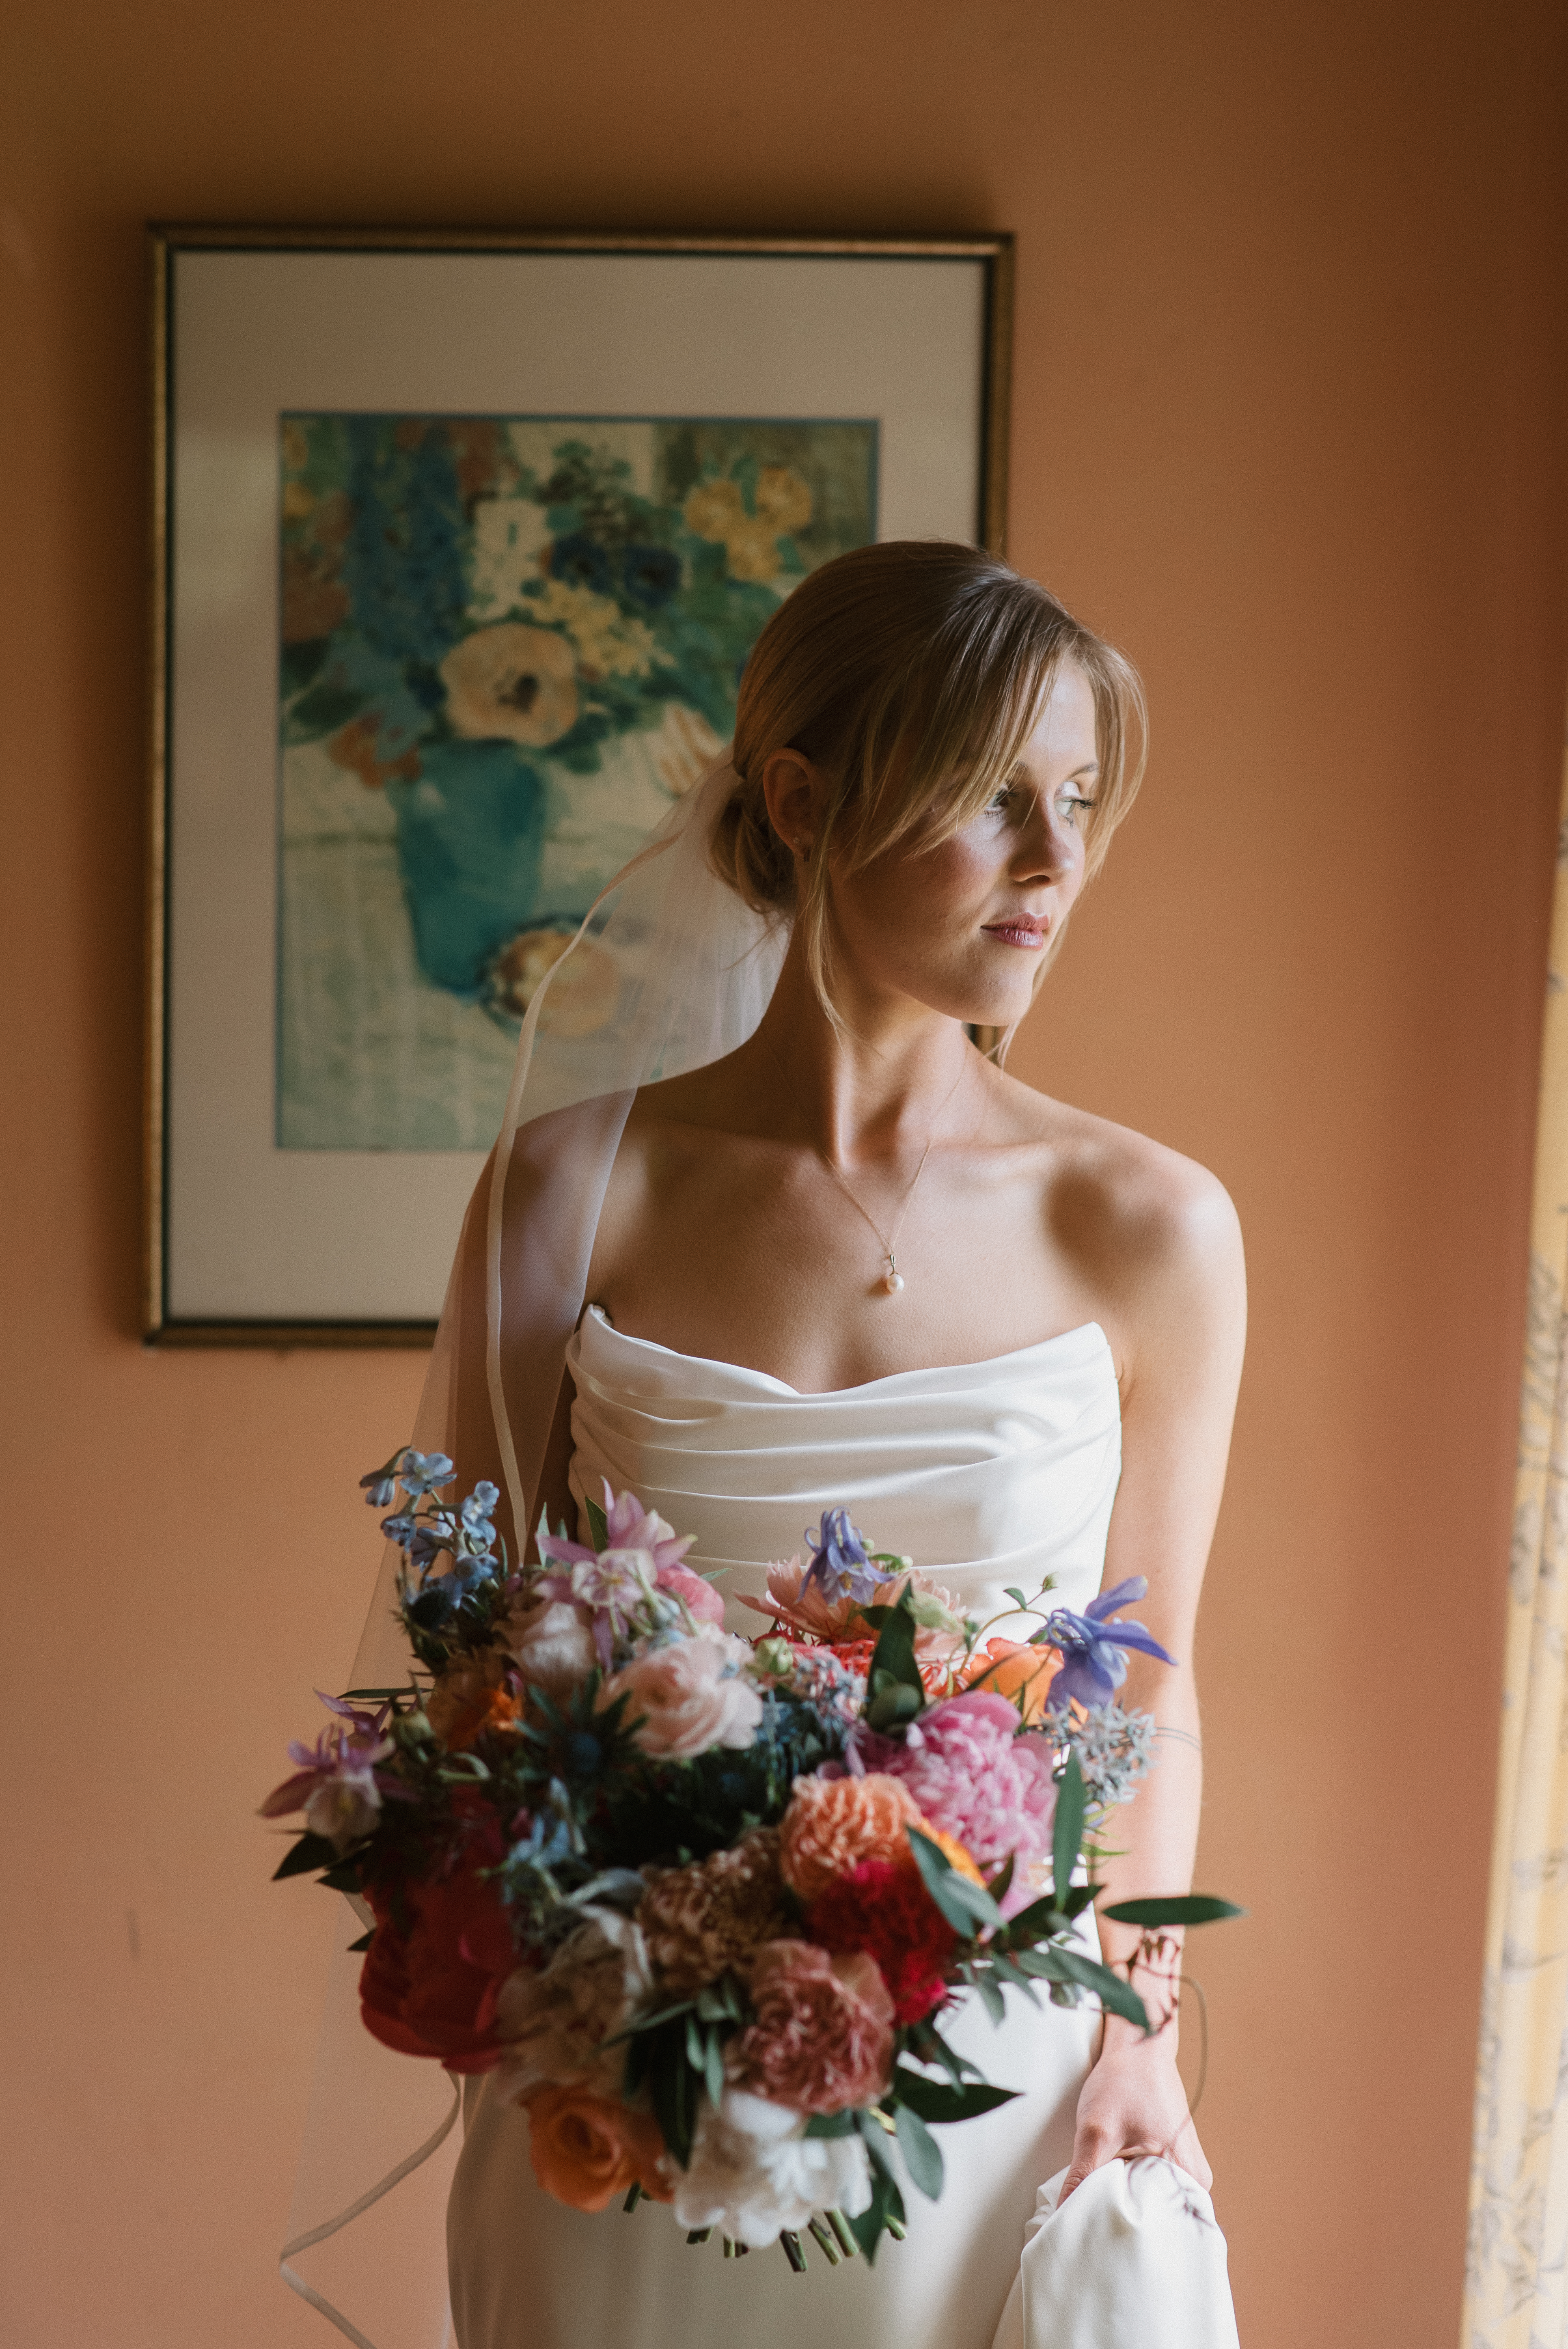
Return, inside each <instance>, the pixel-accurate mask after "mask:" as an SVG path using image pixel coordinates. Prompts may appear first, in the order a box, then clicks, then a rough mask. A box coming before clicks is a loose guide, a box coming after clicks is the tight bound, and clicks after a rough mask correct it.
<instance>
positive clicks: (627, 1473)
mask: <svg viewBox="0 0 1568 2349" xmlns="http://www.w3.org/2000/svg"><path fill="white" fill-rule="evenodd" d="M567 1361H568V1365H569V1367H570V1369H571V1371H572V1376H573V1381H574V1382H575V1385H576V1389H577V1399H576V1402H575V1403H574V1405H573V1413H572V1435H573V1447H574V1449H573V1466H572V1484H573V1492H574V1494H575V1495H576V1497H577V1500H578V1503H579V1506H581V1503H582V1500H583V1495H585V1494H592V1495H593V1497H594V1498H595V1499H597V1498H598V1495H599V1489H600V1480H601V1478H607V1479H608V1481H609V1483H610V1484H611V1485H612V1486H614V1489H615V1491H617V1492H623V1491H626V1492H634V1493H635V1494H636V1495H638V1497H639V1499H641V1500H642V1501H643V1502H644V1503H645V1505H646V1506H648V1507H650V1508H655V1509H657V1510H658V1511H659V1512H660V1514H661V1515H662V1516H665V1517H667V1518H668V1520H669V1521H670V1523H671V1524H672V1525H673V1526H675V1528H676V1532H677V1533H679V1534H691V1535H693V1536H695V1537H696V1540H695V1548H694V1550H693V1553H692V1558H691V1563H692V1564H693V1565H695V1566H697V1567H699V1568H707V1569H712V1568H724V1569H725V1574H724V1578H723V1580H722V1582H721V1584H720V1586H719V1587H720V1588H721V1589H722V1590H723V1591H724V1592H725V1594H726V1599H727V1604H728V1606H729V1609H730V1612H731V1619H732V1628H733V1629H735V1630H746V1629H748V1628H749V1629H751V1630H755V1629H756V1625H757V1617H756V1615H755V1614H754V1613H752V1611H751V1610H750V1609H743V1608H738V1607H737V1606H736V1604H735V1602H736V1600H737V1599H738V1598H739V1597H740V1595H741V1594H742V1593H749V1594H751V1595H753V1596H759V1595H760V1594H761V1592H762V1590H763V1588H764V1587H765V1582H766V1574H765V1569H766V1568H767V1566H768V1565H769V1562H770V1561H772V1560H774V1559H777V1558H787V1557H791V1556H793V1555H794V1554H796V1553H797V1552H799V1551H800V1550H801V1549H802V1547H803V1542H804V1534H805V1529H806V1527H807V1526H809V1525H811V1524H812V1523H814V1521H815V1519H816V1518H817V1517H818V1516H819V1515H820V1512H821V1511H822V1510H823V1509H824V1508H828V1507H830V1506H839V1505H842V1506H844V1507H846V1508H847V1509H848V1510H849V1512H850V1514H851V1517H852V1518H853V1519H854V1521H855V1523H856V1524H857V1525H858V1526H861V1527H862V1529H863V1530H864V1532H865V1533H866V1534H867V1535H868V1536H869V1537H871V1538H872V1540H873V1541H874V1542H875V1545H876V1547H878V1548H879V1549H885V1550H896V1551H900V1552H904V1553H907V1554H908V1555H909V1556H910V1557H913V1560H914V1562H915V1564H916V1566H917V1567H918V1568H920V1569H921V1570H922V1572H923V1573H927V1574H933V1575H934V1576H935V1577H936V1578H938V1580H940V1581H941V1582H942V1583H943V1584H944V1585H945V1586H946V1588H949V1589H950V1590H951V1591H952V1592H953V1593H954V1597H955V1598H956V1599H958V1600H959V1602H960V1604H961V1605H962V1606H963V1607H964V1609H965V1610H966V1611H967V1612H969V1613H972V1614H975V1615H978V1616H980V1617H981V1618H982V1619H985V1618H989V1617H991V1616H993V1615H995V1614H997V1613H999V1612H1001V1611H1003V1610H1005V1609H1006V1606H1007V1599H1006V1586H1007V1585H1008V1584H1012V1585H1013V1586H1014V1587H1015V1588H1018V1589H1021V1590H1023V1591H1024V1592H1025V1594H1026V1596H1030V1595H1032V1594H1033V1592H1034V1591H1035V1590H1036V1589H1037V1588H1038V1587H1039V1584H1040V1581H1041V1578H1043V1577H1044V1576H1045V1575H1047V1574H1049V1575H1052V1576H1054V1577H1055V1578H1056V1591H1057V1596H1058V1597H1059V1598H1060V1599H1063V1600H1065V1601H1066V1602H1067V1603H1068V1604H1069V1605H1071V1606H1075V1607H1081V1606H1082V1605H1083V1603H1084V1601H1085V1600H1086V1599H1090V1598H1092V1597H1093V1595H1094V1593H1095V1591H1096V1590H1097V1589H1098V1588H1099V1580H1100V1573H1101V1568H1102V1567H1103V1564H1104V1559H1105V1541H1106V1532H1107V1528H1108V1526H1109V1521H1110V1508H1111V1503H1112V1501H1113V1500H1114V1499H1115V1497H1116V1484H1117V1477H1118V1475H1119V1471H1120V1465H1121V1415H1120V1408H1119V1391H1118V1387H1117V1380H1116V1368H1115V1364H1114V1362H1113V1361H1112V1358H1111V1351H1110V1347H1109V1343H1108V1342H1107V1340H1106V1337H1105V1333H1104V1331H1103V1330H1101V1329H1100V1328H1099V1324H1098V1323H1096V1322H1089V1323H1088V1324H1086V1325H1085V1327H1084V1328H1082V1329H1079V1330H1068V1331H1067V1332H1066V1334H1065V1335H1064V1336H1061V1337H1058V1338H1047V1339H1046V1340H1043V1341H1042V1342H1041V1343H1040V1344H1038V1345H1036V1346H1026V1347H1024V1348H1022V1349H1021V1350H1019V1351H1017V1352H1016V1353H1011V1354H1001V1355H998V1356H996V1357H995V1359H994V1360H992V1361H985V1362H966V1363H962V1364H960V1365H958V1366H957V1367H955V1368H951V1369H942V1370H927V1371H894V1372H893V1373H892V1376H891V1377H887V1378H881V1379H872V1380H871V1381H868V1382H867V1383H866V1384H865V1385H864V1386H858V1387H846V1388H842V1389H841V1390H840V1391H839V1392H835V1393H830V1394H801V1393H799V1392H797V1390H796V1389H795V1388H793V1387H791V1386H787V1385H786V1384H785V1383H784V1381H783V1380H781V1379H776V1378H771V1377H769V1375H768V1373H767V1372H766V1371H749V1370H742V1369H740V1368H738V1366H737V1365H736V1364H734V1363H732V1362H719V1361H702V1360H700V1359H698V1358H696V1357H694V1356H692V1355H687V1354H678V1353H675V1352H672V1351H671V1350H670V1349H669V1348H668V1347H666V1346H657V1345H654V1344H652V1343H651V1342H650V1341H649V1340H646V1339H644V1338H632V1337H628V1336H626V1335H625V1334H624V1332H622V1331H621V1330H616V1329H614V1327H613V1326H612V1324H611V1323H610V1322H609V1321H608V1320H607V1319H605V1317H604V1315H603V1313H602V1312H601V1311H600V1310H599V1309H598V1308H597V1307H596V1306H591V1307H590V1308H589V1309H588V1311H587V1312H586V1313H585V1314H584V1315H583V1322H582V1326H581V1328H580V1329H579V1330H578V1332H577V1335H576V1337H575V1338H574V1339H573V1343H572V1347H571V1350H570V1352H569V1353H568V1356H567Z"/></svg>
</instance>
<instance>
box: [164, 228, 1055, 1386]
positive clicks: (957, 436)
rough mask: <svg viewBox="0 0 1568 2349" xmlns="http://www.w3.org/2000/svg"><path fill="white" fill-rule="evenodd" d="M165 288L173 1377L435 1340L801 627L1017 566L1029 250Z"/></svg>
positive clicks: (347, 253) (482, 240)
mask: <svg viewBox="0 0 1568 2349" xmlns="http://www.w3.org/2000/svg"><path fill="white" fill-rule="evenodd" d="M152 260H153V365H154V401H153V409H154V444H153V462H152V489H153V496H152V563H153V579H154V613H153V640H154V657H153V675H152V691H151V712H152V719H151V761H150V764H151V794H150V795H151V843H152V854H151V859H150V894H149V954H148V967H149V974H150V978H149V1008H148V1110H147V1194H148V1208H147V1228H146V1259H147V1263H146V1275H147V1277H146V1330H147V1335H148V1337H149V1340H151V1341H157V1342H163V1343H183V1344H242V1343H255V1344H266V1345H279V1344H301V1343H317V1344H337V1345H342V1344H399V1343H422V1342H424V1341H426V1340H428V1336H429V1333H430V1331H431V1330H432V1328H433V1326H434V1323H435V1319H436V1316H437V1314H438V1310H439V1307H440V1299H441V1291H442V1286H443V1283H444V1281H445V1278H446V1272H447V1268H448V1266H449V1261H450V1257H451V1251H452V1247H453V1245H454V1242H455V1239H456V1234H457V1228H458V1225H459V1220H460V1218H461V1215H462V1211H463V1207H464V1205H465V1203H466V1201H467V1198H468V1195H469V1192H470V1190H471V1188H472V1186H473V1184H474V1181H475V1179H476V1177H477V1174H478V1173H479V1170H480V1165H481V1164H482V1163H483V1158H484V1154H485V1153H486V1152H487V1151H488V1149H489V1147H490V1142H491V1140H492V1138H493V1135H494V1133H495V1130H496V1128H497V1126H498V1124H499V1123H500V1112H501V1108H502V1104H503V1102H504V1100H505V1096H506V1089H507V1082H508V1079H509V1076H510V1072H511V1060H512V1054H513V1050H514V1047H515V1042H516V1038H517V1032H518V1026H519V1022H520V1020H521V1016H522V1013H523V1011H524V1009H526V1006H527V1003H528V1000H529V997H530V995H531V992H532V990H533V988H535V987H536V986H537V984H538V982H539V978H540V977H541V975H542V972H543V971H544V970H545V969H547V968H549V966H550V964H551V962H552V960H553V959H554V958H555V957H556V956H557V955H559V954H560V953H561V951H562V948H563V947H564V945H565V943H566V941H567V939H568V938H569V937H570V936H571V935H572V933H573V931H574V929H575V928H576V926H577V924H578V922H579V921H580V920H581V918H582V916H583V914H584V913H585V912H586V911H587V909H588V906H589V905H590V904H591V903H592V902H593V898H594V897H595V896H596V895H597V894H598V892H599V891H600V890H601V889H602V888H603V885H604V884H605V882H606V881H607V880H608V879H609V878H610V876H611V875H612V874H614V872H615V871H616V870H617V869H618V867H619V866H620V865H621V864H624V862H625V861H626V859H627V858H628V857H629V856H630V855H632V854H634V852H635V851H636V849H637V848H638V847H639V846H640V845H641V844H642V843H643V841H644V840H645V838H646V836H647V834H648V833H650V832H651V831H652V830H653V828H654V826H655V824H657V823H658V822H659V821H660V819H661V817H662V816H663V815H664V813H665V811H666V809H667V808H668V807H669V805H670V803H671V801H672V799H673V798H675V797H676V796H678V795H679V794H680V793H681V792H684V791H686V789H688V788H689V787H690V785H691V784H692V783H693V782H694V781H696V777H697V776H698V774H700V772H701V771H702V770H703V768H704V767H705V766H706V765H707V763H708V762H709V761H711V760H712V759H713V758H714V757H715V756H716V755H717V753H718V751H719V750H721V749H722V747H723V745H724V743H725V742H726V741H727V739H728V736H729V734H730V732H731V730H732V728H733V723H734V713H735V697H736V691H737V688H738V680H739V677H740V672H741V670H742V668H743V667H744V665H745V662H746V658H747V656H748V653H749V651H750V648H751V646H752V645H753V643H754V642H755V641H756V638H757V636H758V632H759V630H760V629H761V627H762V626H763V625H764V623H765V622H766V620H767V618H768V616H769V614H770V613H771V612H772V611H773V610H774V609H775V608H776V606H777V605H778V603H779V599H780V598H781V597H782V596H785V595H788V594H789V591H790V589H791V587H792V586H793V585H795V584H796V583H797V582H798V581H799V580H800V579H802V578H804V577H805V575H806V574H807V573H808V572H810V571H811V570H813V569H815V568H816V566H817V565H818V564H821V563H825V562H828V561H830V559H831V558H832V557H833V556H834V555H836V554H841V553H843V552H844V551H845V550H846V549H848V548H851V547H854V546H861V545H864V544H866V543H869V542H870V541H872V540H873V539H877V538H903V537H928V536H935V537H949V538H963V539H972V540H976V541H978V542H980V543H985V544H987V545H990V546H993V547H995V548H998V549H999V548H1000V546H1001V543H1002V523H1003V512H1004V498H1005V486H1006V389H1007V353H1008V332H1009V321H1010V289H1011V243H1010V240H1009V239H1007V238H1006V237H1004V236H995V237H974V238H946V239H934V240H923V241H907V240H875V239H860V240H848V239H840V240H834V239H810V238H801V239H782V238H778V239H768V238H696V237H691V238H683V237H632V236H625V237H614V236H587V235H583V236H576V235H572V236H567V235H561V236H548V235H527V234H523V233H517V234H503V233H473V234H456V233H440V234H435V233H431V234H428V235H427V234H421V233H407V232H391V231H387V232H365V231H355V232H348V231H343V232H329V231H304V230H302V231H284V230H277V229H233V228H164V229H158V230H155V231H154V232H153V233H152ZM592 993H593V990H592V988H580V989H578V990H576V992H575V993H574V996H573V1016H574V1017H576V1018H580V1019H583V1020H584V1021H586V1022H589V1023H590V1024H591V1023H592V1022H593V1021H594V1020H595V1019H603V1018H605V1017H607V1015H608V1012H609V1010H610V1009H612V1008H613V1007H611V1006H609V1005H597V1004H595V1003H594V1002H593V1000H591V999H590V998H591V997H592ZM578 995H581V996H582V998H583V999H582V1001H581V1003H580V1004H579V1003H578V1001H577V997H578ZM583 1032H585V1033H586V1032H588V1030H587V1029H586V1028H585V1029H584V1031H583Z"/></svg>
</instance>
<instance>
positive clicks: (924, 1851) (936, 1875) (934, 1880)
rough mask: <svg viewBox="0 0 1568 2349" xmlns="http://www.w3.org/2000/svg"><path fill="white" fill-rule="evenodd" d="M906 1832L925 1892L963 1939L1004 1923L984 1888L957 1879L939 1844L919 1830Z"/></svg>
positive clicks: (966, 1878)
mask: <svg viewBox="0 0 1568 2349" xmlns="http://www.w3.org/2000/svg"><path fill="white" fill-rule="evenodd" d="M906 1833H907V1834H908V1837H909V1846H910V1849H911V1850H912V1851H913V1854H914V1864H915V1866H916V1867H917V1868H919V1870H920V1873H921V1875H922V1877H923V1879H924V1883H925V1889H926V1890H927V1891H928V1892H929V1893H930V1895H931V1897H932V1899H934V1901H935V1903H936V1905H937V1907H938V1908H939V1909H941V1911H942V1913H943V1915H944V1917H945V1918H946V1920H947V1921H948V1923H949V1924H950V1925H951V1926H952V1927H953V1928H954V1931H955V1932H959V1933H962V1934H963V1936H964V1938H965V1940H974V1938H975V1931H976V1930H977V1929H978V1928H979V1927H980V1926H982V1925H990V1926H993V1927H995V1926H998V1925H1000V1924H1001V1923H1002V1922H1003V1917H1002V1911H1001V1910H1000V1909H998V1908H997V1906H996V1903H995V1901H994V1900H993V1899H992V1898H991V1895H990V1894H989V1893H988V1892H987V1891H986V1889H985V1886H984V1885H983V1884H976V1883H975V1882H974V1881H973V1880H972V1879H971V1878H969V1877H967V1876H960V1875H959V1873H958V1870H957V1869H956V1868H954V1865H953V1862H952V1861H951V1860H950V1859H949V1858H948V1857H947V1854H946V1853H945V1852H944V1850H943V1848H942V1847H941V1845H940V1844H937V1843H934V1842H933V1841H932V1839H931V1837H929V1836H926V1835H922V1834H921V1832H920V1829H919V1828H918V1827H910V1828H908V1829H906Z"/></svg>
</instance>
